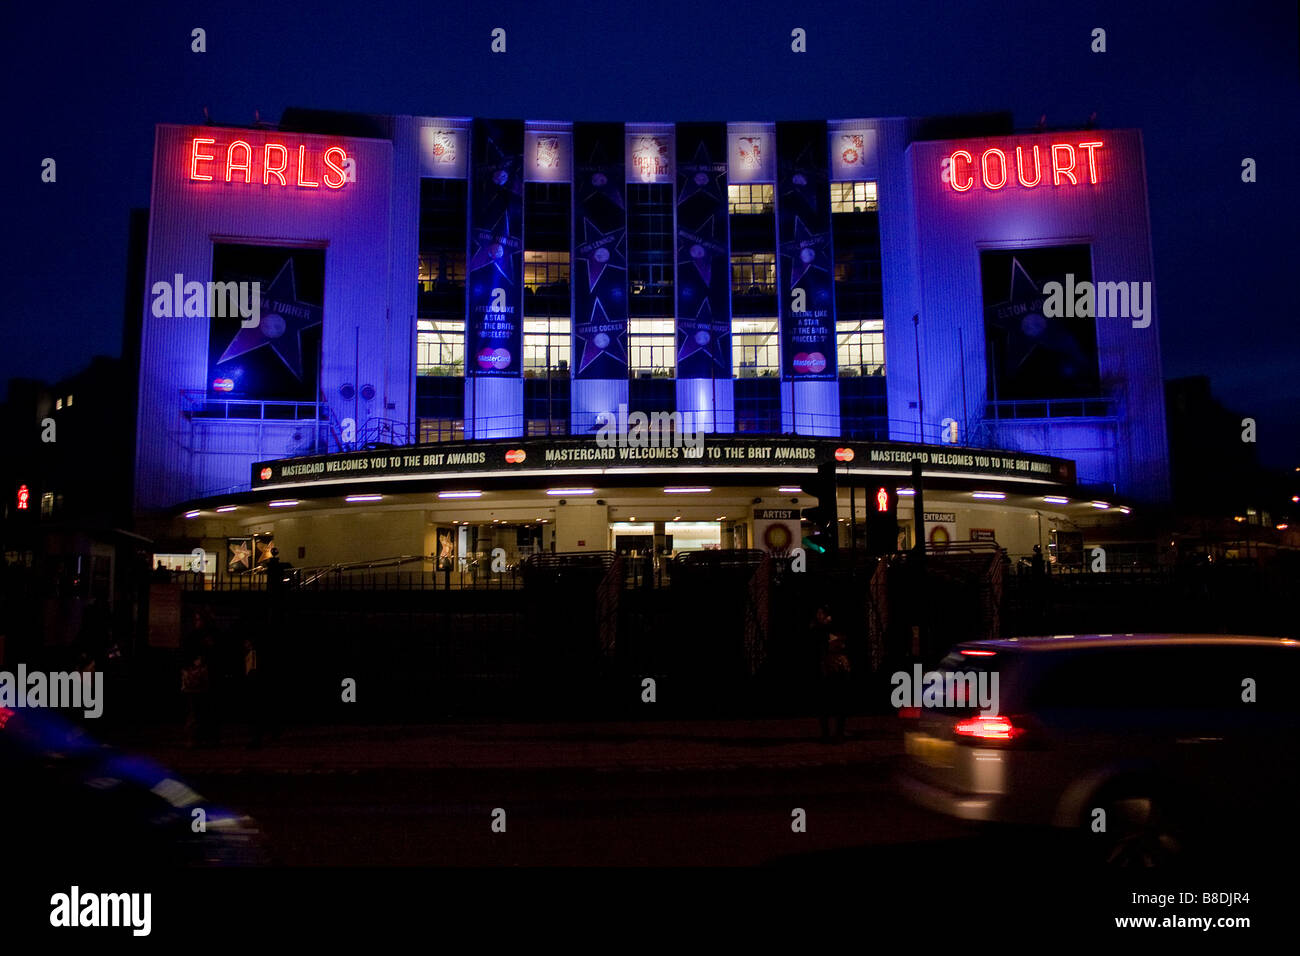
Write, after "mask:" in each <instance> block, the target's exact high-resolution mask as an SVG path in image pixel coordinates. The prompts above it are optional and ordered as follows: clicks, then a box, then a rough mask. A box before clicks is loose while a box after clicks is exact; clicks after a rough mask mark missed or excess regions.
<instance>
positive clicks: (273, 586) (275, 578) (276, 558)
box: [266, 548, 284, 594]
mask: <svg viewBox="0 0 1300 956" xmlns="http://www.w3.org/2000/svg"><path fill="white" fill-rule="evenodd" d="M283 585H284V562H283V561H281V560H280V549H279V548H272V549H271V560H269V561H267V562H266V589H267V590H268V591H270V592H271V593H272V594H279V593H280V590H281V588H282V586H283Z"/></svg>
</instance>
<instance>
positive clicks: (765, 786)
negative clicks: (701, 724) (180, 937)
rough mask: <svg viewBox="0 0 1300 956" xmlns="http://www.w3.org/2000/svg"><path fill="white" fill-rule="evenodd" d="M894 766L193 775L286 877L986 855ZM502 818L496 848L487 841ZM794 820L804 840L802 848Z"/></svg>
mask: <svg viewBox="0 0 1300 956" xmlns="http://www.w3.org/2000/svg"><path fill="white" fill-rule="evenodd" d="M893 762H894V761H893V759H892V758H891V757H883V758H881V759H879V760H876V761H872V762H870V763H865V764H855V765H852V766H847V767H845V766H831V767H802V766H780V765H776V766H771V767H766V768H754V767H739V768H734V769H725V770H718V769H709V770H697V769H689V770H673V771H657V770H621V769H610V770H599V771H584V770H571V769H564V770H556V769H551V768H548V769H544V770H536V769H524V770H502V769H489V770H468V771H467V770H463V769H458V770H430V769H399V770H394V769H388V768H384V769H374V770H347V771H299V772H293V771H290V772H251V773H250V772H242V773H238V774H229V773H226V774H220V775H212V776H210V777H205V776H203V775H191V777H192V779H194V780H195V781H196V783H197V784H198V785H199V789H200V790H201V791H202V792H203V793H204V794H205V795H206V796H208V797H210V798H212V799H214V800H217V801H219V802H221V803H224V804H226V805H229V806H236V807H239V808H240V809H242V810H244V811H245V812H248V813H251V814H252V815H253V816H254V817H256V818H257V819H258V821H259V822H260V823H261V824H262V826H263V827H264V828H265V830H266V832H267V834H268V837H269V840H270V844H271V849H272V853H273V856H274V859H275V861H276V862H278V863H283V864H288V865H336V864H345V865H384V864H388V865H436V866H538V865H543V866H544V865H575V864H576V865H597V866H600V865H625V866H636V865H652V866H661V865H729V866H736V865H739V866H748V865H756V864H766V863H773V862H794V863H798V862H800V861H801V858H803V857H805V856H809V857H810V860H811V855H820V854H825V853H827V852H829V851H844V850H856V851H858V852H864V851H865V852H868V853H869V854H870V855H873V856H878V857H879V858H880V859H881V860H885V859H887V858H890V857H891V856H893V854H894V853H896V852H897V851H898V849H899V848H901V847H903V846H905V845H907V844H917V843H921V844H935V843H939V842H953V841H956V842H961V843H966V844H970V845H972V846H976V845H977V846H980V847H982V848H983V849H984V850H989V849H990V848H991V845H990V844H989V843H988V841H987V840H986V839H984V838H982V837H981V836H980V835H979V834H978V833H976V832H975V831H973V830H972V829H971V828H969V827H968V826H967V825H965V824H962V823H960V822H958V821H951V820H948V819H946V818H943V817H939V816H935V815H933V814H930V813H927V812H926V811H923V810H920V809H917V808H915V807H913V806H911V805H909V804H907V803H905V802H903V801H902V800H901V799H899V798H898V797H897V796H896V795H895V794H894V793H893V789H892V786H891V785H890V782H889V775H890V773H891V770H892V765H893ZM498 808H499V809H501V810H504V812H505V816H504V825H505V832H503V833H502V832H493V814H494V811H495V810H497V809H498ZM796 809H801V810H802V811H804V815H805V821H806V826H805V827H804V828H803V832H795V830H794V821H795V813H794V811H795V810H796Z"/></svg>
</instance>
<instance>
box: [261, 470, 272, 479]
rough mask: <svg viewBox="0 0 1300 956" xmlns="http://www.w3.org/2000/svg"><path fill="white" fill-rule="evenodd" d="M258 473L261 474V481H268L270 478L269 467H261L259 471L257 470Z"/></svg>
mask: <svg viewBox="0 0 1300 956" xmlns="http://www.w3.org/2000/svg"><path fill="white" fill-rule="evenodd" d="M258 474H259V475H261V476H262V480H263V481H270V480H271V469H270V468H263V469H262V470H261V471H260V472H258Z"/></svg>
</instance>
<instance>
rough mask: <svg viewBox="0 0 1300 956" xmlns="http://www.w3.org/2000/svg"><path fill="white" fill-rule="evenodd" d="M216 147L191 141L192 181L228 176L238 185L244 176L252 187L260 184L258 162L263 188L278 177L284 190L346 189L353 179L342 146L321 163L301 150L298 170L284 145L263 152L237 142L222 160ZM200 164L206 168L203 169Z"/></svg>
mask: <svg viewBox="0 0 1300 956" xmlns="http://www.w3.org/2000/svg"><path fill="white" fill-rule="evenodd" d="M216 143H217V141H216V140H215V139H204V138H202V137H197V136H196V137H195V138H194V139H193V140H191V141H190V176H189V178H190V179H191V180H193V181H195V182H213V181H215V180H216V179H217V177H218V176H224V177H225V181H226V182H228V183H229V182H236V180H235V178H234V177H235V175H236V174H242V181H243V182H244V183H246V184H252V183H254V182H256V176H255V174H254V171H253V169H254V165H255V162H256V161H257V160H260V163H259V164H257V165H259V166H260V169H259V172H260V173H261V180H262V185H263V186H269V185H271V178H272V177H274V178H275V180H276V182H277V183H278V184H279V185H281V186H289V185H293V186H298V187H300V188H302V189H319V188H320V187H321V186H322V185H324V186H325V188H327V189H342V188H343V186H344V185H345V184H346V183H347V182H348V179H349V176H348V170H347V168H346V167H347V166H348V165H349V164H350V162H351V161H350V159H349V157H348V154H347V152H346V151H345V150H344V149H343V147H342V146H330V147H329V148H327V149H326V150H325V151H324V152H323V153H322V154H321V156H320V161H319V162H317V161H316V160H315V158H314V157H313V158H312V159H309V158H308V157H309V155H310V153H309V150H308V148H307V147H306V146H299V147H297V149H296V152H297V162H296V163H294V164H293V166H294V169H292V170H291V169H290V165H291V163H290V157H291V155H292V154H291V147H289V146H286V145H285V144H284V143H266V144H264V145H263V146H262V148H261V149H260V150H255V149H254V148H253V146H252V145H251V144H250V143H248V142H245V141H244V140H242V139H236V140H233V141H232V142H230V143H229V144H228V145H227V146H226V148H225V150H224V153H225V155H224V157H221V156H220V154H221V153H222V150H221V149H213V151H212V152H208V151H207V150H208V149H209V148H210V147H215V146H216ZM208 163H218V164H220V165H218V166H216V167H212V166H209V165H206V164H208ZM200 164H204V165H202V166H200ZM322 167H323V168H322ZM208 170H211V172H208ZM286 173H287V174H288V175H287V176H286ZM317 175H319V176H320V180H319V181H316V180H315V179H314V177H315V176H317ZM291 176H292V177H293V178H294V181H293V182H292V183H290V182H289V177H291Z"/></svg>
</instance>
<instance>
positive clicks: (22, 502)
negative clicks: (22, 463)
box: [18, 485, 32, 511]
mask: <svg viewBox="0 0 1300 956" xmlns="http://www.w3.org/2000/svg"><path fill="white" fill-rule="evenodd" d="M31 496H32V493H31V492H30V491H28V490H27V486H26V485H19V486H18V510H19V511H26V510H27V502H28V500H29V499H30V498H31Z"/></svg>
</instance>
